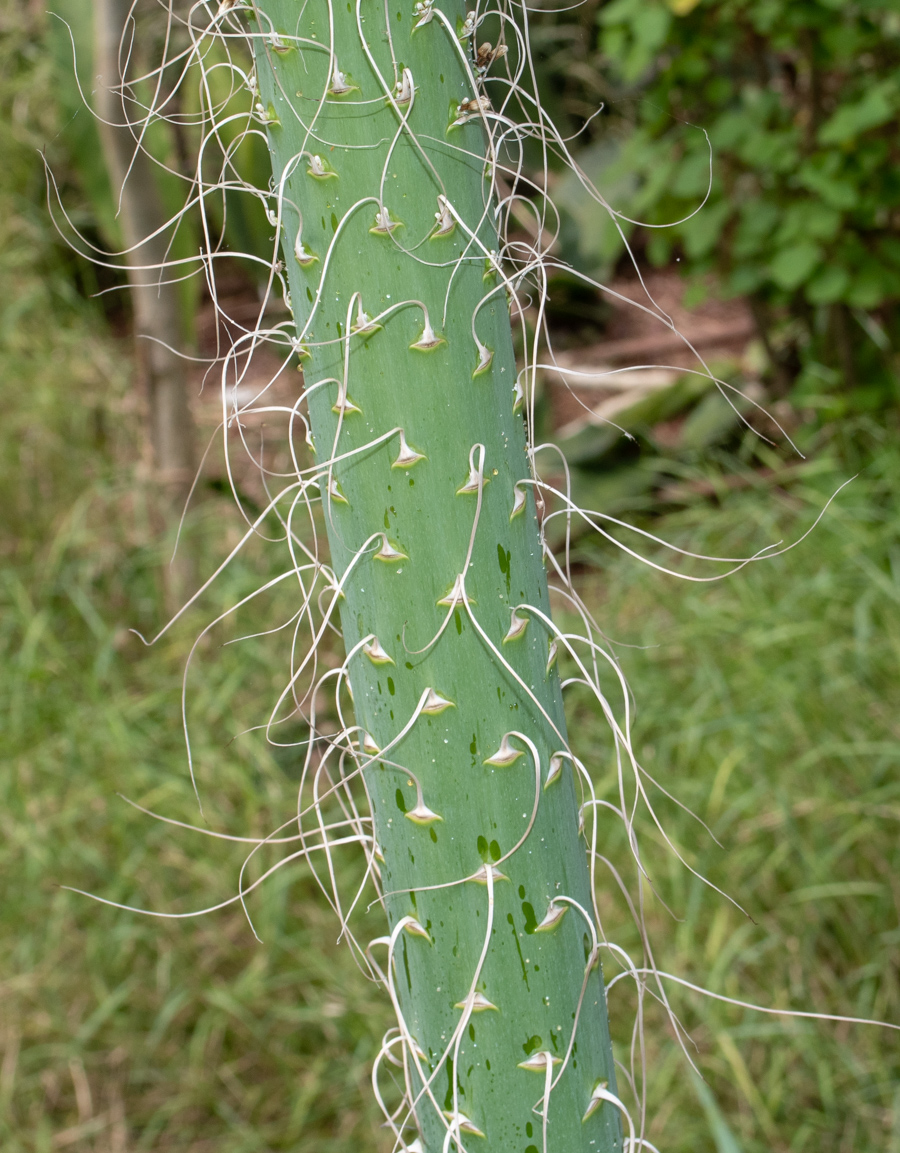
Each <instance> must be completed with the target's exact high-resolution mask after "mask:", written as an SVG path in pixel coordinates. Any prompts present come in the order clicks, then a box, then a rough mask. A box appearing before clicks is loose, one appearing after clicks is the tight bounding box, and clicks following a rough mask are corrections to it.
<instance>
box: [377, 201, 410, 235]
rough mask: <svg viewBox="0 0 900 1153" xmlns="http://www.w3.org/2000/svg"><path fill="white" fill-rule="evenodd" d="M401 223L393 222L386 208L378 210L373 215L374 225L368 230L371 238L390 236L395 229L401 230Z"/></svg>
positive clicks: (399, 221) (398, 221) (400, 221)
mask: <svg viewBox="0 0 900 1153" xmlns="http://www.w3.org/2000/svg"><path fill="white" fill-rule="evenodd" d="M402 227H403V221H402V220H395V219H394V217H393V216H391V214H390V212H389V211H388V210H387V208H379V209H378V211H377V212H376V213H375V223H374V224H373V225H372V227H371V228H370V229H369V232H371V234H372V235H373V236H390V234H391V233H392V232H393V231H394V230H395V229H396V228H402Z"/></svg>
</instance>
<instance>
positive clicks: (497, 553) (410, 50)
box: [248, 0, 622, 1153]
mask: <svg viewBox="0 0 900 1153" xmlns="http://www.w3.org/2000/svg"><path fill="white" fill-rule="evenodd" d="M249 16H250V20H249V24H248V28H249V35H250V38H251V41H252V45H253V53H254V58H255V69H256V71H255V80H254V79H252V78H251V85H253V86H254V87H255V89H256V97H257V100H256V115H257V117H258V119H259V120H260V121H262V122H263V123H264V125H265V131H266V135H267V138H268V142H269V148H270V152H271V157H272V168H273V182H272V186H271V206H272V213H273V215H274V216H275V218H276V223H277V228H278V230H279V232H280V237H281V245H282V252H283V262H284V278H285V281H286V284H287V291H288V294H289V300H290V304H291V308H292V311H293V317H294V324H295V332H294V333H293V334H292V339H293V341H294V347H295V349H296V351H297V352H298V354H299V355H300V356H301V357H302V358H303V368H304V376H305V390H304V400H305V402H306V405H307V409H308V420H309V441H310V443H311V445H312V446H313V449H314V452H315V463H314V464H313V465H312V466H311V467H309V468H307V469H306V470H305V472H304V471H302V470H301V471H300V472H299V473H298V478H297V481H298V488H299V489H302V490H303V491H308V489H309V487H310V485H314V486H315V487H316V489H317V491H318V493H319V494H320V496H321V501H322V503H323V506H324V514H325V521H326V524H327V532H328V543H329V548H330V569H331V572H332V574H333V582H334V589H333V600H334V601H335V602H336V603H337V605H338V608H339V613H340V624H341V632H342V634H343V641H344V645H345V648H346V659H345V662H344V665H343V667H342V670H341V675H342V677H346V679H347V681H348V683H349V684H348V687H349V690H350V692H351V693H352V700H353V710H354V722H353V723H352V724H350V723H348V724H347V725H346V726H345V727H344V729H343V731H342V733H341V734H340V736H339V738H338V739H337V740H335V739H332V742H331V745H332V748H333V749H334V750H335V751H336V752H338V753H340V752H341V751H343V752H345V753H346V752H349V753H350V754H351V757H352V764H353V766H354V767H353V769H352V770H349V769H348V768H347V767H346V764H345V767H344V769H343V773H342V779H343V780H346V778H347V776H348V774H349V775H354V774H359V775H361V779H362V781H363V782H364V785H365V791H366V794H367V797H368V801H369V805H370V814H368V815H369V816H370V819H371V826H369V825H368V824H365V826H364V827H363V826H361V830H362V833H363V836H362V838H361V839H363V840H364V841H365V842H366V844H367V845H368V851H369V853H370V855H371V864H372V871H373V872H374V873H376V874H377V877H378V881H379V884H380V890H381V894H382V899H383V903H384V908H385V911H386V913H387V918H388V926H389V933H388V935H387V936H386V937H385V938H384V939H383V940H382V941H380V942H378V943H377V944H378V945H380V946H381V949H380V951H379V949H378V948H377V947H375V946H373V945H370V946H369V948H368V950H367V956H368V959H369V963H370V965H371V966H372V969H373V971H374V972H375V973H376V974H377V976H378V977H379V978H380V979H381V980H382V982H383V984H384V985H385V986H386V987H387V988H388V991H389V993H390V996H391V998H392V1001H393V1004H394V1007H395V1009H396V1013H397V1030H396V1033H395V1034H393V1035H391V1036H389V1037H388V1038H386V1040H385V1045H384V1049H383V1056H384V1058H386V1059H392V1060H394V1061H399V1062H400V1063H402V1067H403V1070H404V1076H405V1084H406V1095H405V1100H404V1103H403V1105H402V1106H401V1107H400V1109H399V1111H397V1110H392V1111H391V1112H390V1114H389V1120H390V1122H391V1124H392V1125H393V1127H394V1132H395V1135H396V1147H397V1148H400V1149H402V1148H407V1149H413V1148H422V1149H426V1150H429V1151H431V1150H435V1151H437V1150H441V1149H447V1148H449V1147H451V1146H452V1147H453V1148H460V1149H462V1148H476V1147H478V1148H484V1149H487V1150H496V1151H498V1153H499V1151H504V1150H509V1151H510V1153H512V1151H513V1150H516V1151H519V1150H523V1149H528V1150H532V1151H534V1153H536V1151H537V1150H539V1149H540V1150H558V1151H560V1153H561V1151H563V1150H564V1151H566V1153H572V1151H575V1150H584V1151H585V1153H587V1151H588V1150H596V1151H598V1153H599V1151H601V1150H613V1149H619V1148H621V1147H622V1137H621V1132H622V1130H621V1124H620V1116H619V1108H618V1103H617V1096H616V1079H615V1069H614V1064H613V1059H612V1053H611V1048H610V1040H609V1033H608V1027H607V1020H606V1005H605V998H604V990H603V981H602V976H601V969H600V948H599V943H598V937H597V932H596V928H595V919H594V912H593V902H592V894H591V878H590V875H589V871H588V864H587V856H586V852H585V844H584V841H583V840H582V837H581V827H580V816H579V802H578V795H577V791H576V775H577V771H576V768H577V767H576V765H575V763H574V758H573V756H572V753H571V751H570V748H569V742H568V739H567V736H566V728H565V719H564V715H563V709H562V698H561V691H560V681H559V677H558V674H557V672H556V670H555V657H556V654H557V650H558V646H559V644H560V641H559V639H558V636H557V632H556V630H555V628H554V625H553V623H552V618H551V613H550V597H549V591H548V584H547V576H546V570H545V567H544V556H543V551H542V543H541V535H540V532H539V529H538V523H537V515H536V506H535V497H534V471H533V467H532V463H531V460H530V457H529V449H528V444H527V439H526V429H525V423H524V420H523V415H522V409H523V405H524V400H525V394H526V389H525V388H523V385H522V381H521V378H520V377H519V376H518V375H517V368H516V361H515V357H514V353H513V339H512V331H511V325H510V308H511V307H512V308H515V307H516V292H515V289H516V287H517V286H516V284H514V283H512V282H511V279H510V275H509V270H508V268H507V265H506V263H505V261H504V258H503V256H504V254H503V252H502V244H501V240H500V236H499V233H498V217H502V209H501V206H500V198H499V192H498V188H499V181H500V180H501V179H502V171H503V169H504V168H505V167H506V166H507V165H508V162H509V157H510V155H512V154H514V152H515V136H516V132H517V128H516V126H515V124H514V122H513V121H512V120H511V119H510V117H509V116H508V115H505V114H504V112H503V110H502V102H503V98H504V93H507V94H508V93H510V92H512V91H513V90H514V89H515V88H517V87H518V86H519V81H520V76H519V75H517V73H521V70H522V69H523V68H524V67H525V66H526V65H527V61H528V55H527V51H525V42H524V39H523V33H522V26H521V21H520V22H519V23H516V22H514V21H513V20H512V18H511V17H510V16H509V15H508V14H502V13H501V14H494V22H493V35H494V37H495V40H496V42H497V43H496V46H494V45H492V44H491V43H490V42H489V41H488V40H487V39H486V38H484V35H485V34H484V33H483V32H482V31H481V30H480V25H481V24H482V20H483V18H482V17H480V16H479V15H478V14H477V13H474V12H466V11H465V10H464V9H463V8H462V7H461V6H459V5H458V4H455V3H446V4H444V5H443V6H439V5H438V4H437V3H433V2H432V0H426V2H425V3H419V4H417V5H416V6H415V8H412V7H410V6H409V5H408V3H407V2H406V0H394V2H393V3H391V4H390V5H388V6H387V7H386V8H382V7H380V6H372V5H368V4H363V3H361V2H360V3H356V4H355V5H354V4H348V5H347V6H346V7H344V6H342V5H333V4H331V3H329V2H328V0H314V2H313V3H310V4H307V5H305V6H304V7H302V8H300V7H298V6H297V5H296V4H295V3H293V2H292V0H265V2H263V3H260V4H258V5H255V6H254V7H253V8H252V10H251V11H250V12H249ZM509 43H511V44H512V46H513V52H512V53H507V52H506V47H507V45H508V44H509ZM502 57H505V58H506V59H505V63H506V65H507V67H506V70H505V74H504V82H503V83H501V84H499V85H497V86H488V85H486V84H485V82H484V78H485V75H486V74H487V72H488V69H489V68H490V67H491V66H492V65H495V66H496V64H497V62H498V59H499V58H502ZM489 87H491V88H492V95H491V96H489V95H488V94H487V90H488V88H489ZM494 92H496V93H497V95H494V94H493V93H494ZM498 96H499V100H498V103H499V104H500V108H498V109H497V110H495V109H494V108H492V101H493V100H497V99H498ZM507 134H508V135H509V137H510V139H509V140H506V139H504V138H505V137H506V136H507ZM313 747H314V746H313V744H312V743H310V745H309V749H310V752H311V751H312V749H313ZM327 755H328V754H327V753H326V754H325V755H324V756H323V757H322V758H321V759H320V760H319V767H318V772H319V773H321V772H322V765H323V763H324V762H325V761H326V760H327ZM312 764H313V761H312V758H311V756H310V758H309V759H308V766H309V767H310V768H311V767H312ZM416 1142H418V1143H419V1144H418V1145H416Z"/></svg>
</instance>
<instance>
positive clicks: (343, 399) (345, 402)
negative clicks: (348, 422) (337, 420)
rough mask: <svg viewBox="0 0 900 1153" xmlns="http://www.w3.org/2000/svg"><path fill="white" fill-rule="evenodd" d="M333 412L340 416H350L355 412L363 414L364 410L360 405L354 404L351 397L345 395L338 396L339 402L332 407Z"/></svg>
mask: <svg viewBox="0 0 900 1153" xmlns="http://www.w3.org/2000/svg"><path fill="white" fill-rule="evenodd" d="M331 411H332V412H336V413H337V414H338V416H349V415H350V413H353V412H359V413H361V412H362V409H361V408H360V407H359V405H356V404H354V403H353V401H352V400H351V399H350V397H349V396H347V394H346V393H344V394H343V395H341V394H339V395H338V398H337V400H336V401H335V402H334V404H333V405H332V406H331Z"/></svg>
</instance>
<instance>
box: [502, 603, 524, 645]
mask: <svg viewBox="0 0 900 1153" xmlns="http://www.w3.org/2000/svg"><path fill="white" fill-rule="evenodd" d="M528 621H529V618H528V617H520V616H519V614H518V613H517V612H516V610H515V609H513V610H512V613H511V617H510V623H509V630H508V632H507V634H506V636H505V637H504V638H503V644H505V645H507V644H509V642H510V641H515V640H518V639H519V637H521V636H523V635H524V633H525V630H526V629H527V628H528Z"/></svg>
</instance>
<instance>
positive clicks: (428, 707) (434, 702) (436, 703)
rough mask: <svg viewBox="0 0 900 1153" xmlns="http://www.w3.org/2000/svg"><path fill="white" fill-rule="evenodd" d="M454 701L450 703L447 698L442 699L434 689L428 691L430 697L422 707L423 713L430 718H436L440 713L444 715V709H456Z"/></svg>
mask: <svg viewBox="0 0 900 1153" xmlns="http://www.w3.org/2000/svg"><path fill="white" fill-rule="evenodd" d="M455 708H456V705H454V703H453V701H448V700H447V698H446V697H442V696H441V695H440V693H436V692H435V691H434V689H429V690H428V696H427V697H426V698H425V704H424V705H423V706H422V712H423V713H428V715H429V716H432V717H436V716H437V715H438V713H442V712H443V711H444V709H455Z"/></svg>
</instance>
